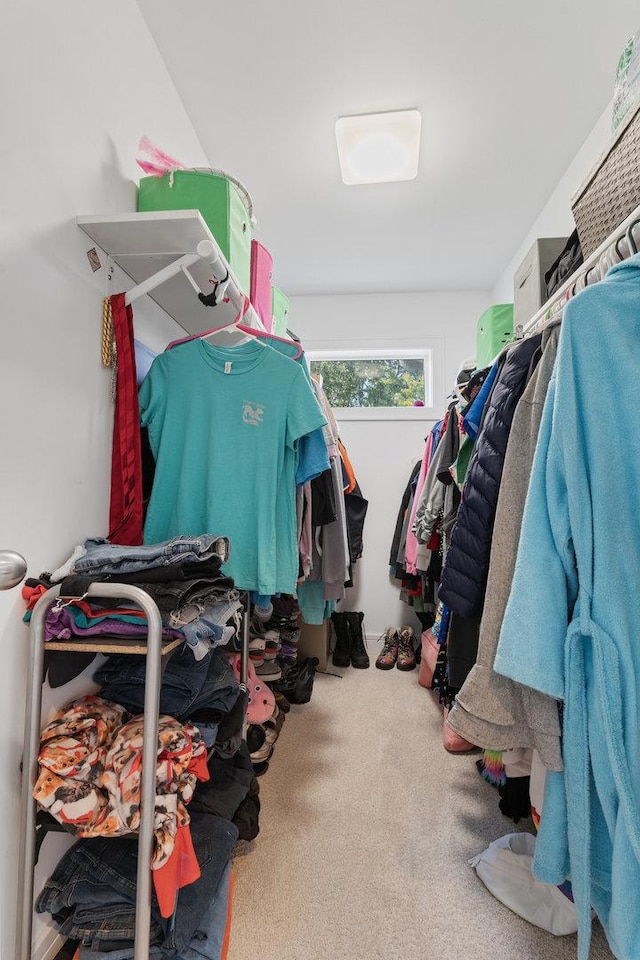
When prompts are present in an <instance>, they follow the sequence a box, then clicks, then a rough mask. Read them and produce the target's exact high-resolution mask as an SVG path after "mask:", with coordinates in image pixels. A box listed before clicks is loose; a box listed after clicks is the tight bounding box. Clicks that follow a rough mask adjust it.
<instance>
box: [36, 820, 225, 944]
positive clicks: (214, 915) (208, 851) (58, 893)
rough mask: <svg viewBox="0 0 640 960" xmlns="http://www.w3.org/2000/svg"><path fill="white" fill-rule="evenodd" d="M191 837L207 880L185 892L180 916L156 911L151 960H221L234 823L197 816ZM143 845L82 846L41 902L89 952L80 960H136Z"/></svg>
mask: <svg viewBox="0 0 640 960" xmlns="http://www.w3.org/2000/svg"><path fill="white" fill-rule="evenodd" d="M191 836H192V839H193V845H194V849H195V851H196V856H197V858H198V863H199V866H200V871H201V876H200V878H199V879H198V880H196V881H195V882H194V883H192V884H190V885H189V886H186V887H183V889H182V890H180V893H179V896H178V903H177V908H176V911H175V915H174V916H173V917H172V918H170V919H169V920H164V919H163V918H162V917H161V915H160V912H159V909H158V904H157V901H156V900H155V897H154V898H153V901H152V907H151V947H150V950H149V958H150V960H169V958H172V960H175V958H176V957H180V958H181V960H219V958H220V955H221V951H222V943H223V939H224V932H225V927H226V923H227V913H228V901H229V884H230V856H231V852H232V849H233V847H234V844H235V843H236V841H237V839H238V829H237V827H235V826H234V824H233V823H230V822H229V821H228V820H225V819H223V818H221V817H216V816H213V815H211V814H208V813H205V812H203V811H195V810H194V811H193V813H192V816H191ZM136 870H137V840H136V839H135V838H133V839H132V838H124V837H123V838H115V839H97V840H80V841H79V842H78V843H76V844H75V845H74V846H73V847H72V848H71V849H70V850H68V851H67V852H66V853H65V854H64V856H63V857H62V859H61V860H60V862H59V863H58V865H57V867H56V869H55V871H54V873H53V875H52V876H51V877H50V879H49V880H48V881H47V883H46V884H45V887H44V889H43V891H42V893H41V894H40V896H39V897H38V900H37V903H36V910H37V911H38V912H39V913H50V914H51V915H52V916H53V919H54V920H55V921H56V923H57V924H58V925H59V927H60V931H61V933H62V934H63V935H65V936H67V937H69V938H70V939H74V940H79V941H80V942H81V944H82V946H81V951H80V960H130V958H132V957H133V940H134V929H135V898H136Z"/></svg>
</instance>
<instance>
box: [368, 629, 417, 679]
mask: <svg viewBox="0 0 640 960" xmlns="http://www.w3.org/2000/svg"><path fill="white" fill-rule="evenodd" d="M381 639H382V640H384V646H383V647H382V651H381V653H380V655H379V657H378V659H377V660H376V667H377V668H378V670H392V669H393V667H397V669H398V670H415V668H416V654H415V650H414V634H413V630H412V629H411V627H387V629H386V630H385V631H384V633H383V634H382V637H381Z"/></svg>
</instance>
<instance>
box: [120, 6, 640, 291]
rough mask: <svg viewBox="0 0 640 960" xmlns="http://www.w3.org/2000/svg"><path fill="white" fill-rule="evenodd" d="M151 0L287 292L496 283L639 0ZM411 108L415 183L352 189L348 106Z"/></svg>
mask: <svg viewBox="0 0 640 960" xmlns="http://www.w3.org/2000/svg"><path fill="white" fill-rule="evenodd" d="M138 2H139V5H140V7H141V9H142V12H143V14H144V16H145V19H146V21H147V23H148V25H149V28H150V30H151V32H152V34H153V36H154V38H155V40H156V42H157V44H158V47H159V49H160V52H161V54H162V56H163V57H164V59H165V61H166V64H167V67H168V69H169V72H170V74H171V76H172V78H173V81H174V83H175V85H176V87H177V89H178V92H179V93H180V95H181V97H182V99H183V101H184V104H185V107H186V109H187V111H188V113H189V115H190V117H191V120H192V122H193V125H194V127H195V129H196V131H197V133H198V135H199V137H200V140H201V141H202V144H203V147H204V149H205V151H206V153H207V156H208V158H209V161H210V163H211V165H212V166H214V167H221V168H223V169H226V170H228V171H229V172H231V173H233V174H235V175H236V176H238V177H240V179H242V180H243V181H244V182H245V183H246V184H247V186H248V187H249V189H250V191H251V192H252V194H253V196H254V200H255V205H256V213H257V216H258V220H259V228H258V236H259V238H260V239H261V240H263V242H264V243H265V244H266V245H267V246H268V247H269V248H270V250H271V252H272V253H273V255H274V270H275V279H276V282H277V283H278V284H279V285H280V286H281V287H283V289H285V290H286V291H287V292H288V293H289V294H302V293H340V292H363V291H382V290H447V289H488V288H490V287H491V286H492V285H493V283H494V282H495V281H496V279H497V278H498V276H499V275H500V273H501V271H502V269H503V268H504V267H505V266H506V264H507V262H508V261H509V259H510V256H511V255H512V254H513V252H514V250H515V249H516V248H517V246H518V244H519V242H520V241H521V240H522V238H523V236H524V235H525V233H526V232H527V229H528V228H529V227H530V225H531V223H532V222H533V220H534V219H535V217H536V215H537V214H538V213H539V211H540V209H541V208H542V206H543V205H544V203H545V202H546V200H547V199H548V197H549V195H550V194H551V192H552V190H553V188H554V187H555V185H556V183H557V182H558V181H559V179H560V177H561V175H562V174H563V172H564V171H565V169H566V168H567V166H568V165H569V163H570V161H571V160H572V158H573V157H574V155H575V154H576V152H577V150H578V149H579V147H580V145H581V144H582V143H583V142H584V140H585V138H586V136H587V135H588V133H589V131H590V130H591V128H592V127H593V125H594V124H595V122H596V120H597V118H598V117H599V116H600V114H601V113H602V111H603V110H604V108H605V107H606V105H607V103H608V101H609V100H610V99H611V97H612V95H613V80H614V75H615V67H616V63H617V60H618V56H619V54H620V52H621V50H622V47H623V46H624V43H625V41H626V40H627V38H628V37H629V36H630V35H631V34H632V33H633V32H634V31H635V30H636V29H637V28H638V27H639V26H640V22H639V21H640V17H639V15H638V6H637V0H609V2H608V3H607V4H606V5H605V6H604V7H603V6H602V3H601V2H600V0H573V2H570V0H529V2H522V0H457V2H453V3H442V2H441V0H395V2H390V0H322V2H313V0H230V2H229V0H228V2H226V3H224V4H222V3H220V2H218V0H185V2H183V3H176V0H138ZM405 107H417V108H419V109H420V110H421V111H422V118H423V121H422V157H421V162H420V172H419V175H418V178H417V180H415V181H412V182H407V183H399V184H378V185H373V186H358V187H347V186H345V185H344V184H343V183H342V181H341V178H340V171H339V164H338V158H337V153H336V147H335V135H334V126H335V121H336V119H337V118H338V117H339V116H341V115H345V114H351V113H365V112H373V111H380V110H393V109H402V108H405ZM159 146H161V147H163V148H164V149H165V150H166V151H167V152H168V153H172V152H173V145H172V144H171V143H166V142H163V143H159ZM180 159H182V160H184V161H185V162H186V163H188V162H189V157H183V158H180ZM576 186H578V184H576Z"/></svg>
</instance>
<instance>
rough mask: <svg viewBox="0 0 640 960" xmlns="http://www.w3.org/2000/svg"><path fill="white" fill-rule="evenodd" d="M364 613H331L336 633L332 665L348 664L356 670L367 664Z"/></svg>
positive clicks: (346, 665)
mask: <svg viewBox="0 0 640 960" xmlns="http://www.w3.org/2000/svg"><path fill="white" fill-rule="evenodd" d="M363 620H364V613H360V612H355V611H353V612H350V613H332V614H331V622H332V623H333V629H334V630H335V634H336V646H335V650H334V651H333V665H334V667H348V666H349V665H350V664H351V665H352V666H354V667H357V669H358V670H366V669H367V667H368V666H369V654H368V653H367V648H366V646H365V642H364V632H363V630H362V621H363Z"/></svg>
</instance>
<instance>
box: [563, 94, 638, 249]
mask: <svg viewBox="0 0 640 960" xmlns="http://www.w3.org/2000/svg"><path fill="white" fill-rule="evenodd" d="M639 205H640V103H638V104H636V106H635V107H633V109H632V110H631V111H630V113H629V116H628V117H627V118H626V120H624V121H623V123H622V124H621V125H620V127H619V128H618V130H617V131H616V136H615V139H614V140H613V141H612V143H611V144H610V146H609V147H608V149H607V150H606V152H605V153H604V154H603V156H602V157H601V158H600V160H599V162H598V164H597V166H596V167H595V169H594V170H593V171H592V172H591V174H590V175H589V176H588V177H587V179H586V181H585V182H584V184H583V185H582V187H581V188H580V190H579V191H578V192H577V193H576V194H575V196H574V197H573V199H572V200H571V210H572V212H573V218H574V220H575V222H576V227H577V228H578V236H579V237H580V245H581V247H582V254H583V256H584V258H585V260H586V259H587V257H589V256H590V255H591V254H592V253H593V251H594V250H597V248H598V247H599V246H600V244H601V243H604V241H605V240H606V239H607V237H609V236H610V235H611V234H612V233H613V232H614V231H615V230H616V229H617V228H618V227H619V226H620V224H621V223H622V222H623V221H624V220H626V218H627V217H628V216H629V214H630V213H632V212H633V210H634V209H635V208H636V207H637V206H639Z"/></svg>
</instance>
